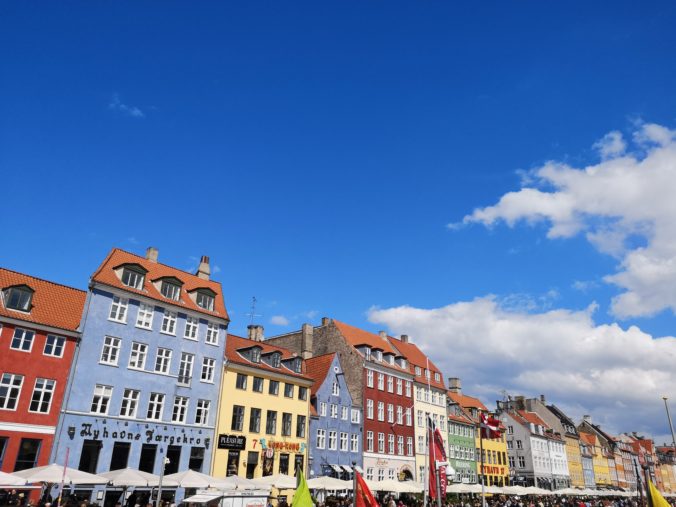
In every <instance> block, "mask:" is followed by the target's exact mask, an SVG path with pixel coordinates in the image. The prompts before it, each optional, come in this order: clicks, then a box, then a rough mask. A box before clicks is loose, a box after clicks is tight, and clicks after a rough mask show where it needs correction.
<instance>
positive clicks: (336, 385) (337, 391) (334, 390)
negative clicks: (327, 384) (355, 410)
mask: <svg viewBox="0 0 676 507" xmlns="http://www.w3.org/2000/svg"><path fill="white" fill-rule="evenodd" d="M331 394H332V395H333V396H340V384H339V383H338V380H334V381H333V384H332V385H331Z"/></svg>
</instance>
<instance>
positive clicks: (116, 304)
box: [108, 296, 129, 324]
mask: <svg viewBox="0 0 676 507" xmlns="http://www.w3.org/2000/svg"><path fill="white" fill-rule="evenodd" d="M128 304H129V300H128V299H126V298H121V297H119V296H113V302H112V303H111V305H110V315H109V316H108V319H110V320H114V321H115V322H122V323H123V324H124V323H126V322H127V306H128Z"/></svg>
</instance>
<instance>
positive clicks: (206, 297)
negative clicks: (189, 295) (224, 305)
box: [195, 291, 216, 312]
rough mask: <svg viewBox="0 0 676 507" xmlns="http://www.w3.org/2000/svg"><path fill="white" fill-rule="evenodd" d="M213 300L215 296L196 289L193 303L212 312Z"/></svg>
mask: <svg viewBox="0 0 676 507" xmlns="http://www.w3.org/2000/svg"><path fill="white" fill-rule="evenodd" d="M215 302H216V298H215V297H214V296H212V295H211V294H207V293H206V292H201V291H197V293H196V294H195V304H196V305H197V306H199V307H200V308H203V309H204V310H207V311H209V312H213V311H214V304H215Z"/></svg>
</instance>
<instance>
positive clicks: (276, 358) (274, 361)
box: [270, 352, 282, 368]
mask: <svg viewBox="0 0 676 507" xmlns="http://www.w3.org/2000/svg"><path fill="white" fill-rule="evenodd" d="M281 362H282V355H281V354H280V353H278V352H275V353H274V354H272V356H271V357H270V365H271V366H272V367H273V368H279V365H280V364H281Z"/></svg>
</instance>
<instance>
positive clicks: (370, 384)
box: [366, 370, 373, 387]
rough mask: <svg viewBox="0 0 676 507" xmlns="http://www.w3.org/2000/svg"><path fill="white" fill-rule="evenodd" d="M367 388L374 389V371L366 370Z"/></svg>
mask: <svg viewBox="0 0 676 507" xmlns="http://www.w3.org/2000/svg"><path fill="white" fill-rule="evenodd" d="M366 386H367V387H373V370H366Z"/></svg>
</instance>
